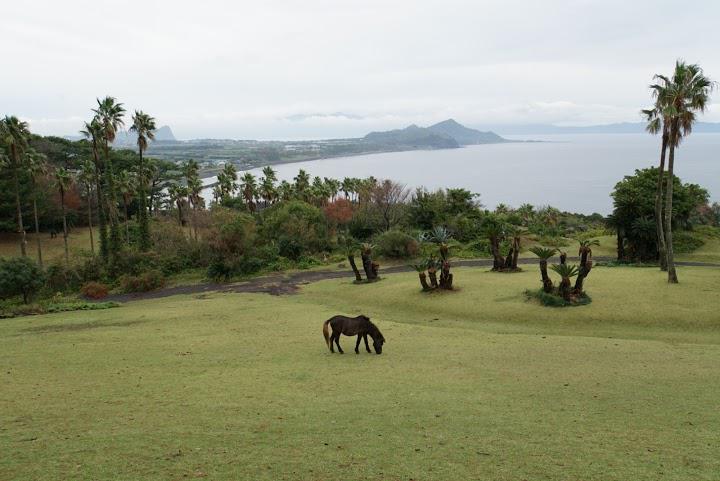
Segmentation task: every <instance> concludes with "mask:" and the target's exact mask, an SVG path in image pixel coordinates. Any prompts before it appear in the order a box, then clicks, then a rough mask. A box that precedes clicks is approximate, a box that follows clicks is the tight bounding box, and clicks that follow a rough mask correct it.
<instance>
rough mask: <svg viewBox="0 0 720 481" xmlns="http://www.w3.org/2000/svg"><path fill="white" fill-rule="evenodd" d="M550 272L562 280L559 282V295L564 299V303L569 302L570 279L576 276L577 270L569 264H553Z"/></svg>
mask: <svg viewBox="0 0 720 481" xmlns="http://www.w3.org/2000/svg"><path fill="white" fill-rule="evenodd" d="M551 268H552V270H554V271H555V272H557V273H558V274H559V275H560V277H561V278H562V281H560V287H559V290H560V295H561V296H562V297H563V299H565V300H566V301H569V300H570V293H571V290H570V279H571V278H573V277H575V276H576V275H578V272H579V271H578V268H577V266H575V265H570V264H555V265H553V266H552V267H551Z"/></svg>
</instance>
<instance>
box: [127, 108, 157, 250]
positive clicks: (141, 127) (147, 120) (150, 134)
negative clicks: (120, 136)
mask: <svg viewBox="0 0 720 481" xmlns="http://www.w3.org/2000/svg"><path fill="white" fill-rule="evenodd" d="M132 120H133V124H132V126H130V131H131V132H135V133H136V134H137V145H138V152H139V153H140V169H139V172H140V177H139V179H138V184H139V187H140V188H139V189H138V191H139V195H140V211H139V213H138V226H139V229H140V250H142V251H146V250H148V249H149V248H150V224H149V221H148V212H147V197H146V193H145V186H146V185H147V179H146V178H145V162H144V161H143V152H145V151H146V150H147V147H148V140H155V130H156V128H155V119H154V118H153V117H150V116H149V115H148V114H146V113H145V112H143V111H142V110H136V111H135V115H133V118H132Z"/></svg>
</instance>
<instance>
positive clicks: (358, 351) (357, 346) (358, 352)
mask: <svg viewBox="0 0 720 481" xmlns="http://www.w3.org/2000/svg"><path fill="white" fill-rule="evenodd" d="M360 339H362V335H360V334H358V338H357V342H356V343H355V354H360V349H359V347H360Z"/></svg>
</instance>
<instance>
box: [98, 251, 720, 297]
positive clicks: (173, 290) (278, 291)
mask: <svg viewBox="0 0 720 481" xmlns="http://www.w3.org/2000/svg"><path fill="white" fill-rule="evenodd" d="M577 260H578V258H576V257H570V258H568V261H577ZM594 260H595V261H600V262H607V261H612V260H614V259H613V258H612V257H595V258H594ZM518 263H519V264H537V263H538V261H537V259H532V258H528V259H518ZM676 264H677V265H679V266H698V267H720V265H718V264H708V263H703V262H677V263H676ZM452 265H453V266H454V267H491V266H492V259H469V260H459V261H454V262H453V263H452ZM400 272H413V270H412V269H411V268H410V267H408V266H392V267H387V268H385V269H381V274H396V273H400ZM342 278H345V279H348V280H350V279H352V278H353V275H352V272H350V271H301V272H293V273H292V274H282V273H278V274H271V275H268V276H263V277H257V278H255V279H251V280H249V281H246V282H238V283H231V284H220V283H216V282H208V283H203V284H194V285H188V286H175V287H167V288H165V289H160V290H157V291H152V292H141V293H137V294H116V295H111V296H108V297H106V298H105V299H103V301H117V302H129V301H140V300H143V299H159V298H162V297H169V296H176V295H180V294H202V293H207V292H249V293H266V294H270V295H274V296H279V295H283V294H294V293H295V292H297V290H298V289H299V286H300V285H302V284H309V283H311V282H317V281H322V280H325V279H342Z"/></svg>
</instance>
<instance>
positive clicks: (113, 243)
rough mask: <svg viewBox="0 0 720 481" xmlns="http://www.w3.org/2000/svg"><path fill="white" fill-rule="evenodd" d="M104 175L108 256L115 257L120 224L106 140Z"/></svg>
mask: <svg viewBox="0 0 720 481" xmlns="http://www.w3.org/2000/svg"><path fill="white" fill-rule="evenodd" d="M104 147H105V175H106V178H107V185H108V198H107V201H108V214H109V218H110V246H109V247H110V249H109V251H110V255H111V256H116V255H117V254H118V252H119V251H120V225H119V224H120V223H119V222H118V216H117V211H116V208H117V197H116V192H115V182H114V179H113V175H114V174H113V169H112V161H111V160H110V146H109V145H108V141H107V139H106V140H105V146H104Z"/></svg>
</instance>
